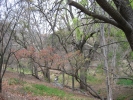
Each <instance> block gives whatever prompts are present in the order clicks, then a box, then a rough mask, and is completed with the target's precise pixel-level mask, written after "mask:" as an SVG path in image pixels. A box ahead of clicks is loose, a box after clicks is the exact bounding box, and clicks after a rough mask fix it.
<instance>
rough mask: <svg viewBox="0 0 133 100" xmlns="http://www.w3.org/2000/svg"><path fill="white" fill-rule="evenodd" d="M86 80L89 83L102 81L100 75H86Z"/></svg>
mask: <svg viewBox="0 0 133 100" xmlns="http://www.w3.org/2000/svg"><path fill="white" fill-rule="evenodd" d="M87 80H88V82H89V83H90V84H101V82H102V81H103V80H102V78H101V77H97V76H93V75H88V76H87Z"/></svg>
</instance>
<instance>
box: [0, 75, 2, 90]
mask: <svg viewBox="0 0 133 100" xmlns="http://www.w3.org/2000/svg"><path fill="white" fill-rule="evenodd" d="M1 92H2V78H0V93H1Z"/></svg>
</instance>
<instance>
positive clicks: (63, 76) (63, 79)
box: [62, 72, 65, 86]
mask: <svg viewBox="0 0 133 100" xmlns="http://www.w3.org/2000/svg"><path fill="white" fill-rule="evenodd" d="M62 84H63V86H64V85H65V73H64V72H62Z"/></svg>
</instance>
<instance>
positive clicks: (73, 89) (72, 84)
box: [72, 76, 74, 91]
mask: <svg viewBox="0 0 133 100" xmlns="http://www.w3.org/2000/svg"><path fill="white" fill-rule="evenodd" d="M72 91H74V77H73V76H72Z"/></svg>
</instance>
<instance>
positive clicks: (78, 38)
mask: <svg viewBox="0 0 133 100" xmlns="http://www.w3.org/2000/svg"><path fill="white" fill-rule="evenodd" d="M79 23H80V21H79V20H78V18H74V19H73V25H74V27H77V26H78V25H79ZM75 31H76V39H77V40H78V41H79V40H81V38H82V35H83V32H82V31H81V29H80V28H79V27H77V28H76V29H75Z"/></svg>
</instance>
